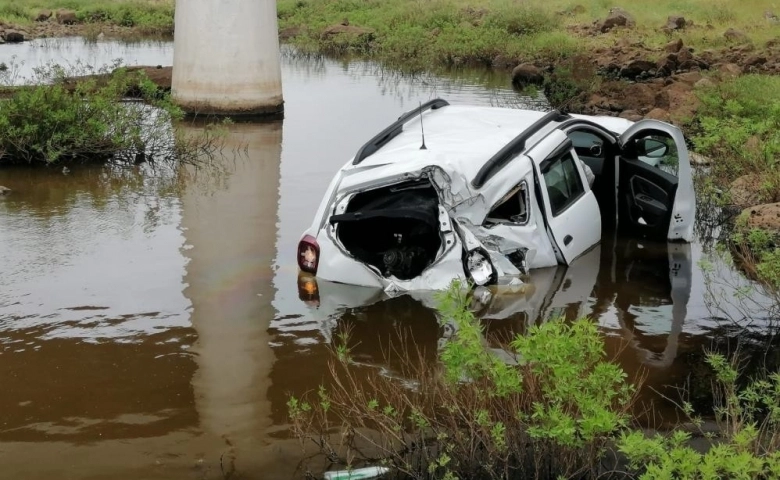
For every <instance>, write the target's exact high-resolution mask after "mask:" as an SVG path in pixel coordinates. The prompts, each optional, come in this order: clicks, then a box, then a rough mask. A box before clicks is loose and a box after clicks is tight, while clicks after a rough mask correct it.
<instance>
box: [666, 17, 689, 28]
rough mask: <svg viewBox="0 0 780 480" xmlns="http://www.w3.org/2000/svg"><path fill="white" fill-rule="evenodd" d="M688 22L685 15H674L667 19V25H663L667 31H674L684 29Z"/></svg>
mask: <svg viewBox="0 0 780 480" xmlns="http://www.w3.org/2000/svg"><path fill="white" fill-rule="evenodd" d="M687 23H688V22H687V21H686V20H685V17H681V16H679V15H672V16H670V17H669V18H668V19H667V20H666V25H665V26H664V27H663V30H665V31H667V32H673V31H675V30H682V29H683V28H685V25H686V24H687Z"/></svg>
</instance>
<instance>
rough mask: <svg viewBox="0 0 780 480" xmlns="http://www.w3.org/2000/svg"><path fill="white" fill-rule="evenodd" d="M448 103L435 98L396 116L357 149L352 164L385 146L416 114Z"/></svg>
mask: <svg viewBox="0 0 780 480" xmlns="http://www.w3.org/2000/svg"><path fill="white" fill-rule="evenodd" d="M449 104H450V103H449V102H448V101H447V100H444V99H441V98H436V99H433V100H431V101H429V102H425V103H423V104H422V105H421V106H419V107H417V108H415V109H413V110H409V111H408V112H406V113H404V114H403V115H401V116H400V117H398V120H396V121H395V122H393V123H392V124H391V125H390V126H388V127H387V128H385V129H384V130H382V131H381V132H379V133H378V134H377V135H376V136H375V137H374V138H372V139H371V140H369V141H368V142H366V144H365V145H363V146H362V147H360V150H358V152H357V154H355V159H354V160H352V165H359V164H360V162H362V161H363V160H365V159H366V158H368V157H370V156H371V155H373V154H374V153H376V152H377V151H378V150H379V149H380V148H382V147H383V146H385V144H387V142H389V141H390V140H392V139H393V138H395V137H397V136H398V135H399V134H400V133H401V132H403V131H404V123H406V122H408V121H409V120H411V119H412V118H414V117H416V116H418V115H422V113H423V112H425V111H428V110H438V109H440V108H442V107H446V106H447V105H449Z"/></svg>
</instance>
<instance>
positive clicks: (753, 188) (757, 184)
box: [729, 174, 763, 209]
mask: <svg viewBox="0 0 780 480" xmlns="http://www.w3.org/2000/svg"><path fill="white" fill-rule="evenodd" d="M729 193H730V194H731V204H732V205H734V206H736V207H739V208H743V209H744V208H748V207H752V206H754V205H758V204H760V203H762V202H763V199H762V198H761V177H760V176H758V175H755V174H751V175H742V176H741V177H739V178H737V179H736V180H734V181H733V182H731V185H730V186H729Z"/></svg>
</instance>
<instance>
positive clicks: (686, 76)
mask: <svg viewBox="0 0 780 480" xmlns="http://www.w3.org/2000/svg"><path fill="white" fill-rule="evenodd" d="M673 78H674V80H675V81H677V82H682V83H684V84H685V85H686V86H687V87H688V88H687V90H688V91H690V90H691V87H693V86H694V85H696V82H698V81H699V80H701V79H702V76H701V73H700V72H685V73H680V74H678V75H675V76H674V77H673Z"/></svg>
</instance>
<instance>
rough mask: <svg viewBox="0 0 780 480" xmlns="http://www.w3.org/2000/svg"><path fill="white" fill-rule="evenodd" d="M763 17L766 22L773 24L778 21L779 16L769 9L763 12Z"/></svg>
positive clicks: (779, 19)
mask: <svg viewBox="0 0 780 480" xmlns="http://www.w3.org/2000/svg"><path fill="white" fill-rule="evenodd" d="M764 18H765V19H766V21H767V22H769V23H772V24H775V25H776V24H778V23H780V18H777V15H775V13H774V12H773V11H771V10H767V11H766V12H764Z"/></svg>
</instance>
